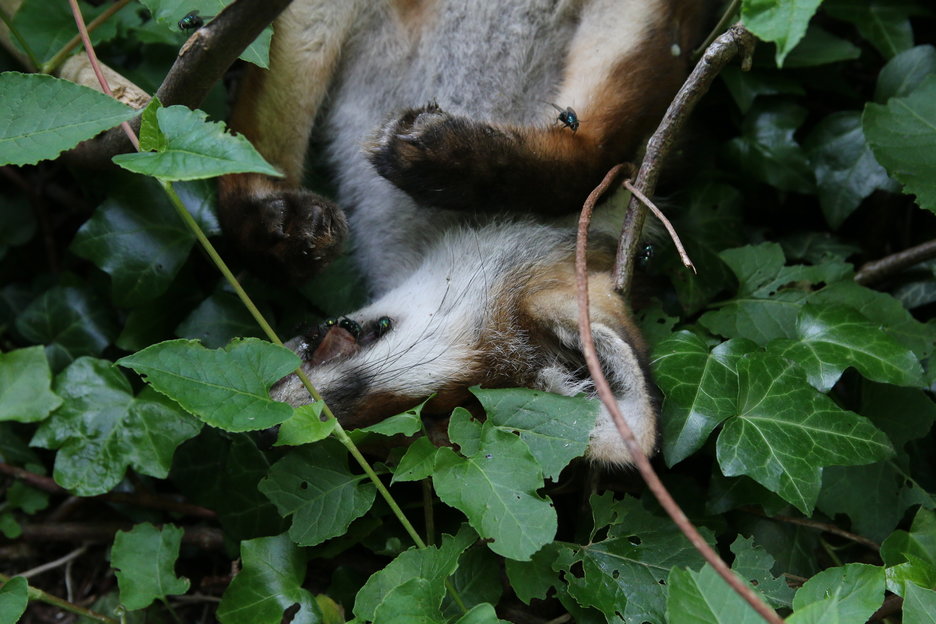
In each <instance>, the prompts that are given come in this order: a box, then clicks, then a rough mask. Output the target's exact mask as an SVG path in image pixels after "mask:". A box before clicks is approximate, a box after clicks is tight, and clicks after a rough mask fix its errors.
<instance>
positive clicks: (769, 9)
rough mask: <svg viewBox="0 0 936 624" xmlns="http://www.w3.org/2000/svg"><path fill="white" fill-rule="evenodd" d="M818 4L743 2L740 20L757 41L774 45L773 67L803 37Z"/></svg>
mask: <svg viewBox="0 0 936 624" xmlns="http://www.w3.org/2000/svg"><path fill="white" fill-rule="evenodd" d="M821 3H822V0H743V1H742V2H741V20H742V21H743V22H744V25H745V27H747V29H748V30H750V31H751V32H752V33H754V34H755V35H757V37H758V38H759V39H762V40H763V41H771V42H773V43H776V44H777V52H776V60H777V65H778V66H783V59H784V58H785V57H786V55H787V54H789V53H790V51H791V50H792V49H793V48H794V47H796V44H797V43H799V41H800V39H802V38H803V35H804V34H806V26H807V25H808V24H809V20H810V19H811V18H812V16H813V14H814V13H815V12H816V9H817V8H819V5H820V4H821Z"/></svg>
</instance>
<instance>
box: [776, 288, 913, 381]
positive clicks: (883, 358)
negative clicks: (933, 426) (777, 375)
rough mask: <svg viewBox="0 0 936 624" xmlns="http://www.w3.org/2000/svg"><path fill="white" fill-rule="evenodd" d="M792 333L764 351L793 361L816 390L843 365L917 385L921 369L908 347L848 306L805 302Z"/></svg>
mask: <svg viewBox="0 0 936 624" xmlns="http://www.w3.org/2000/svg"><path fill="white" fill-rule="evenodd" d="M796 333H797V339H795V340H791V341H788V340H778V341H775V342H772V343H771V344H769V345H768V348H767V350H768V352H771V353H776V354H778V355H780V356H781V357H785V358H787V359H789V360H792V361H794V362H796V363H797V364H799V365H800V366H801V367H802V368H803V370H804V371H806V377H807V379H808V380H809V383H810V384H812V386H813V387H814V388H816V389H817V390H819V391H820V392H828V391H829V390H831V389H832V386H834V385H835V383H836V382H837V381H838V380H839V378H840V377H841V376H842V373H843V372H844V371H845V369H846V368H848V367H854V368H856V369H857V370H858V372H860V373H861V374H862V375H864V376H865V377H867V378H868V379H870V380H872V381H879V382H882V383H892V384H895V385H899V386H918V387H919V386H922V385H923V369H922V367H921V366H920V362H919V361H918V360H917V358H916V356H915V355H914V354H913V352H912V351H910V350H909V349H907V348H906V347H904V346H902V345H900V344H898V343H897V342H896V341H895V340H893V339H892V338H891V337H890V336H888V335H887V334H885V333H884V331H883V330H882V329H881V328H880V327H878V326H876V325H875V324H874V323H871V322H870V321H868V320H867V319H866V318H864V317H863V316H862V315H861V314H860V313H858V312H856V311H855V310H852V309H851V308H847V307H845V306H841V305H831V304H827V305H823V306H819V305H816V304H812V303H806V304H804V305H803V306H802V307H801V308H800V312H799V316H798V317H797V319H796Z"/></svg>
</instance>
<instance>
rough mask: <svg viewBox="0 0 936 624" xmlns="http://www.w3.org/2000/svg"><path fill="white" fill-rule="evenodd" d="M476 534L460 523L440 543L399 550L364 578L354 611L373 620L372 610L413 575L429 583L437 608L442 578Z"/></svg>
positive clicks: (450, 569)
mask: <svg viewBox="0 0 936 624" xmlns="http://www.w3.org/2000/svg"><path fill="white" fill-rule="evenodd" d="M476 538H477V535H476V534H475V532H474V531H472V530H471V529H469V528H468V527H466V526H464V525H463V526H462V527H461V528H460V529H459V531H458V533H457V534H456V535H455V536H451V535H443V536H442V544H441V546H438V547H436V546H427V547H426V548H415V547H414V548H410V549H409V550H406V551H404V552H402V553H400V554H399V555H397V557H396V558H395V559H394V560H393V561H391V562H390V563H389V564H387V565H386V566H385V567H384V568H383V569H382V570H378V571H377V572H375V573H374V574H373V575H371V577H370V578H369V579H367V582H366V583H365V584H364V586H363V587H362V588H361V589H360V591H359V592H358V593H357V596H356V597H355V599H354V615H355V616H357V618H358V619H360V620H375V614H376V611H377V609H378V607H379V606H380V605H381V603H382V602H383V601H384V599H385V598H386V596H387V595H388V594H389V593H390V592H391V591H393V589H394V588H395V587H397V586H399V585H401V584H402V583H404V582H406V580H407V579H413V578H419V579H422V580H425V581H427V582H428V583H429V587H430V588H431V591H432V599H433V600H436V599H437V602H436V611H438V605H439V604H441V603H442V598H443V597H444V595H445V591H446V590H445V585H444V583H445V580H446V579H447V578H448V577H449V576H451V574H452V573H453V572H454V571H455V568H456V567H457V565H458V558H459V557H460V556H461V554H462V553H463V552H464V551H465V549H466V548H468V546H470V545H471V543H472V542H473V541H474V540H475V539H476ZM440 615H441V614H440ZM375 621H379V620H375Z"/></svg>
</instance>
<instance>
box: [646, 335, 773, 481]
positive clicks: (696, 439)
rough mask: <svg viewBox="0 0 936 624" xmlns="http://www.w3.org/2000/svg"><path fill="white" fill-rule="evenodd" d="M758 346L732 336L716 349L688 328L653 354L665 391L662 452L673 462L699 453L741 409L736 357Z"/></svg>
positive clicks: (661, 384) (669, 463) (658, 380)
mask: <svg viewBox="0 0 936 624" xmlns="http://www.w3.org/2000/svg"><path fill="white" fill-rule="evenodd" d="M756 349H757V345H755V344H754V343H753V342H751V341H749V340H744V339H738V340H729V341H727V342H724V343H722V344H720V345H719V346H717V347H715V348H714V349H712V350H711V351H710V350H709V347H708V345H707V344H705V343H704V342H703V341H702V339H701V338H699V337H698V336H696V335H695V334H693V333H691V332H688V331H681V332H678V333H676V334H673V335H672V336H671V337H670V338H669V339H668V340H665V341H663V342H661V343H660V344H659V345H657V348H656V350H655V351H654V353H653V364H652V369H653V375H654V378H655V379H656V381H657V384H658V385H659V386H660V389H661V390H662V391H663V394H664V395H665V397H666V398H665V400H664V402H663V415H662V418H661V420H662V421H663V453H664V455H665V457H666V463H667V465H668V466H673V465H675V464H677V463H679V462H680V461H682V460H683V459H685V458H686V457H688V456H689V455H692V454H693V453H695V452H696V451H697V450H699V448H701V447H702V445H703V444H704V443H705V441H706V440H707V439H708V436H709V434H711V433H712V431H713V430H714V429H715V427H717V426H718V425H719V424H721V423H722V422H723V421H724V420H725V419H727V418H730V417H731V416H733V415H735V414H737V411H738V405H737V400H738V374H737V372H736V371H735V362H736V360H737V359H738V358H739V357H741V356H742V355H744V354H745V353H750V352H752V351H754V350H756Z"/></svg>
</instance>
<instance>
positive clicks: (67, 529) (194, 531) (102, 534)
mask: <svg viewBox="0 0 936 624" xmlns="http://www.w3.org/2000/svg"><path fill="white" fill-rule="evenodd" d="M134 526H135V525H134V524H133V523H131V522H97V523H94V524H90V523H84V522H48V523H45V524H24V525H23V532H22V534H21V535H20V537H19V539H21V540H23V541H26V542H43V543H44V542H67V543H79V544H80V543H82V542H92V543H96V544H109V543H110V542H111V541H113V539H114V534H115V533H117V531H129V530H131V529H133V527H134ZM183 530H184V533H183V534H182V541H183V542H184V543H186V544H191V545H193V546H197V547H199V548H201V549H203V550H221V549H223V548H224V535H223V534H222V533H221V530H220V529H216V528H214V527H201V526H187V527H183Z"/></svg>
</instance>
